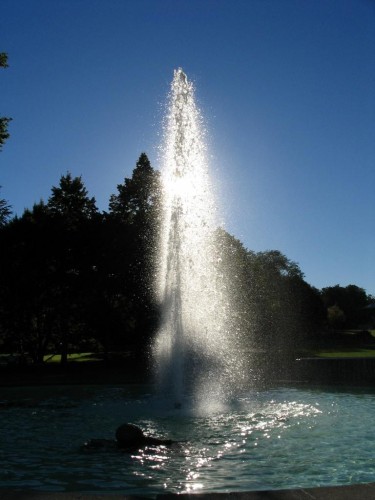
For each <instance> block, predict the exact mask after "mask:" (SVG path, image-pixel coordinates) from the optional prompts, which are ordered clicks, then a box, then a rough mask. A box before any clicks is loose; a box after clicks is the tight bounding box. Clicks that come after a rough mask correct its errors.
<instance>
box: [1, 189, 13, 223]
mask: <svg viewBox="0 0 375 500" xmlns="http://www.w3.org/2000/svg"><path fill="white" fill-rule="evenodd" d="M0 188H1V186H0ZM11 215H12V210H11V206H10V205H8V202H7V201H6V200H4V199H3V198H0V227H3V226H5V224H6V223H7V222H8V221H9V218H10V216H11Z"/></svg>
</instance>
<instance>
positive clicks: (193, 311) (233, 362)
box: [154, 69, 241, 407]
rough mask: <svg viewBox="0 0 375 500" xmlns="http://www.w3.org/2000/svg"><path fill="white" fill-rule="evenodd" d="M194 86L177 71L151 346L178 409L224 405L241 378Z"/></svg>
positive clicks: (167, 133)
mask: <svg viewBox="0 0 375 500" xmlns="http://www.w3.org/2000/svg"><path fill="white" fill-rule="evenodd" d="M204 135H205V131H204V127H203V124H202V117H201V114H200V112H199V109H198V108H197V106H196V103H195V99H194V87H193V84H192V83H191V82H190V81H189V80H188V79H187V76H186V75H185V73H184V72H183V71H182V69H178V70H175V72H174V78H173V82H172V89H171V94H170V102H169V108H168V113H167V120H166V125H165V138H164V144H163V147H162V171H161V177H162V214H163V215H162V217H163V220H162V227H161V231H160V233H161V235H160V248H159V255H160V262H159V273H158V283H157V287H158V297H159V300H160V303H161V307H162V321H161V326H160V329H159V332H158V334H157V338H156V341H155V345H154V355H155V361H156V363H155V364H156V367H157V377H158V382H159V386H160V387H162V390H163V391H164V392H165V393H166V394H170V395H171V397H172V398H173V400H174V402H175V404H176V406H177V407H178V406H180V405H181V399H182V398H183V397H184V396H186V395H187V394H189V395H192V396H193V397H194V399H195V400H196V401H202V400H204V401H205V404H207V400H208V395H210V398H211V402H212V403H215V402H216V403H215V404H217V403H219V402H220V401H223V400H224V399H225V398H226V397H227V396H228V395H229V394H230V393H231V392H232V390H233V388H234V387H235V385H236V384H235V382H236V379H237V378H238V376H239V375H240V366H241V362H240V356H239V353H238V352H237V351H236V347H235V341H234V339H233V338H232V333H233V332H234V331H235V328H234V325H233V324H231V319H230V297H229V296H228V287H227V284H226V278H225V272H224V270H223V268H222V256H221V252H220V243H219V240H218V238H217V227H218V221H217V207H216V204H215V199H214V194H213V193H214V190H213V187H212V183H211V179H210V176H209V171H208V162H207V159H206V144H205V138H204Z"/></svg>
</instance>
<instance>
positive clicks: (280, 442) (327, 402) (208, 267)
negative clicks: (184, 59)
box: [0, 70, 375, 498]
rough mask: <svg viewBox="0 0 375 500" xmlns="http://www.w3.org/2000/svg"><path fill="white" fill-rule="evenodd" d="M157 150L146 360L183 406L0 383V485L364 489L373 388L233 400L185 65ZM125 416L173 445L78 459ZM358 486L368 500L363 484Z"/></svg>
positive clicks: (270, 392)
mask: <svg viewBox="0 0 375 500" xmlns="http://www.w3.org/2000/svg"><path fill="white" fill-rule="evenodd" d="M163 153H164V155H163V170H162V180H163V186H164V188H163V191H164V193H163V195H164V196H163V224H162V231H161V238H160V239H161V242H160V252H159V253H160V255H161V259H160V263H159V269H158V293H159V299H160V301H161V304H162V306H163V315H162V322H161V325H160V329H159V332H158V335H157V337H156V340H155V345H154V355H155V360H156V364H157V367H158V369H157V375H158V377H159V382H160V387H161V388H162V390H163V391H164V393H166V394H167V395H168V397H169V399H172V402H174V403H176V405H177V406H181V408H180V409H178V410H177V409H175V408H173V407H171V405H168V404H165V399H164V398H161V397H160V396H155V395H154V394H153V393H152V390H151V388H150V386H149V385H148V384H145V385H137V384H128V385H122V384H117V385H116V384H115V385H107V386H106V385H88V386H86V385H79V384H76V385H72V386H63V385H59V386H50V385H47V386H45V387H43V386H41V387H2V391H1V400H0V411H1V424H2V431H3V432H2V442H1V453H0V481H1V486H2V488H6V489H7V490H8V492H9V490H10V489H15V490H17V491H18V492H19V490H23V489H29V490H34V492H35V490H37V491H44V492H76V493H77V494H79V495H80V496H81V495H82V494H83V493H87V494H88V495H90V498H91V496H92V494H93V493H95V494H99V493H100V494H104V495H108V494H121V495H130V496H131V495H141V496H142V497H144V496H147V497H154V498H156V497H157V496H158V495H164V494H168V493H193V492H202V493H207V494H211V493H215V492H219V493H223V494H224V495H226V496H228V493H230V492H231V493H234V496H235V494H236V493H235V492H248V491H251V490H275V489H285V488H310V487H316V486H333V485H350V484H359V483H368V482H370V481H373V480H374V470H373V469H374V467H373V462H374V459H373V447H372V436H373V430H372V419H373V415H374V412H375V393H374V389H373V387H368V388H367V389H366V388H355V389H354V388H352V389H351V390H349V388H348V386H346V385H344V386H343V387H342V388H341V390H340V389H338V388H335V387H321V386H318V387H315V388H314V387H307V386H306V385H303V386H301V385H299V384H297V385H296V386H295V387H294V386H293V384H292V383H290V386H289V385H287V386H285V385H283V384H280V385H279V386H277V385H276V386H274V385H273V386H271V387H266V386H261V387H254V386H253V387H249V386H246V384H243V386H242V390H241V391H240V392H239V393H238V394H236V398H231V396H234V395H235V394H234V391H236V389H237V388H238V387H239V385H240V379H241V377H242V374H243V372H244V368H243V365H242V360H241V356H240V355H239V349H238V346H237V340H236V335H235V333H236V332H237V331H238V330H237V326H236V324H235V322H234V321H233V319H232V316H231V300H233V293H232V291H231V287H230V286H229V287H228V276H226V274H225V272H224V271H225V269H224V268H223V255H222V254H223V252H222V250H223V249H222V248H221V245H220V241H218V238H217V231H216V227H217V212H216V207H215V201H214V196H213V190H212V186H211V181H210V177H209V172H208V163H207V161H206V159H205V141H204V129H203V127H202V119H201V116H200V113H199V111H198V109H197V107H196V105H195V102H194V89H193V86H192V84H191V82H189V81H188V79H187V78H186V75H185V74H184V73H183V71H182V70H177V71H176V72H175V75H174V80H173V83H172V92H171V98H170V106H169V112H168V116H167V124H166V135H165V142H164V147H163ZM224 260H225V259H224ZM224 267H225V266H224ZM191 401H192V402H193V405H189V404H187V403H190V402H191ZM223 402H224V403H225V404H222V403H223ZM220 405H221V406H220ZM203 407H204V408H205V409H206V410H207V411H197V409H200V408H203ZM125 421H128V422H133V423H135V424H136V425H137V426H139V427H140V428H141V429H142V430H143V431H144V432H145V434H146V435H158V436H161V437H162V438H172V439H173V440H175V441H178V444H176V446H154V447H153V446H150V447H142V448H141V449H139V450H137V452H136V453H134V454H129V453H122V452H106V453H104V452H100V453H99V454H98V452H93V453H89V452H88V453H86V452H82V451H81V445H82V444H83V443H84V442H85V441H86V440H87V439H89V438H92V437H102V438H105V439H113V435H114V431H115V429H117V428H118V427H119V426H120V425H121V424H123V423H124V422H125ZM46 429H48V432H46ZM363 488H364V489H365V490H366V493H367V495H371V493H370V492H371V491H372V490H371V488H370V486H365V487H363ZM17 491H15V493H14V495H15V496H17V495H18V493H17ZM357 491H358V490H357V489H356V490H355V491H354V493H353V495H354V496H356V497H358V498H359V496H358V495H356V492H357ZM361 491H364V490H363V489H361ZM1 493H2V492H1V490H0V494H1ZM284 493H285V492H283V493H281V494H280V495H279V494H278V493H275V494H273V493H267V492H264V495H263V494H262V493H260V494H258V493H255V494H254V495H255V496H254V497H256V498H258V497H260V496H264V497H275V498H276V497H279V496H283V497H284ZM304 493H306V497H307V496H311V497H314V498H316V497H319V495H316V494H315V491H314V494H311V495H310V494H309V493H308V492H306V490H305V492H302V493H301V497H302V495H304ZM336 493H337V492H336ZM366 493H365V494H366ZM20 494H21V495H22V496H23V495H24V493H22V492H21V493H20ZM53 494H54V493H53ZM294 494H295V495H297V493H293V492H292V493H291V494H290V496H293V495H294ZM7 495H8V493H7V491H5V496H7ZM11 495H12V492H11V491H10V492H9V495H8V496H11ZM32 495H34V494H32ZM285 495H286V496H288V493H285ZM326 495H327V492H326V490H325V489H323V493H322V497H321V498H323V497H325V498H326ZM35 496H36V497H39V496H40V495H39V494H38V493H36V492H35V495H34V497H35ZM245 496H246V497H250V494H249V493H246V494H245ZM334 496H335V497H337V498H339V494H337V495H334ZM344 496H345V497H348V498H349V496H346V495H345V494H344ZM319 498H320V497H319Z"/></svg>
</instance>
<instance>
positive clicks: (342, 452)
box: [0, 386, 375, 496]
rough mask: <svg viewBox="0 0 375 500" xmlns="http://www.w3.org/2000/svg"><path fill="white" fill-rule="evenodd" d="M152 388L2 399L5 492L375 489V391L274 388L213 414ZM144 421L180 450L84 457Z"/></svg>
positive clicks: (27, 393)
mask: <svg viewBox="0 0 375 500" xmlns="http://www.w3.org/2000/svg"><path fill="white" fill-rule="evenodd" d="M148 389H149V388H147V387H144V386H142V387H140V386H118V387H102V386H101V387H98V386H97V387H44V388H17V389H16V388H12V389H11V388H9V389H4V388H3V389H2V390H1V397H0V418H1V421H0V422H1V444H0V484H1V486H2V487H3V488H28V489H36V490H45V491H77V492H78V491H79V492H96V493H100V492H121V493H127V494H143V495H150V496H152V495H155V494H157V493H162V492H189V491H201V492H212V491H219V492H227V491H245V490H255V489H279V488H294V487H312V486H319V485H338V484H352V483H361V482H368V481H374V480H375V457H374V450H373V433H374V431H373V416H374V415H375V394H374V393H372V392H370V391H362V392H360V391H358V392H350V393H349V392H343V391H337V392H335V391H334V390H332V389H331V390H327V391H326V390H321V389H316V390H314V389H291V388H274V389H267V390H259V391H256V390H253V391H249V392H247V393H244V394H242V396H241V397H240V398H238V400H236V401H235V402H233V403H232V404H230V405H228V406H226V407H221V408H220V407H219V406H218V405H217V406H214V407H212V408H206V409H205V411H202V410H201V409H200V410H197V409H195V408H194V404H193V403H189V402H185V407H184V408H183V409H181V410H175V409H173V407H172V406H171V405H169V403H168V402H166V401H161V400H158V399H156V398H155V397H153V396H152V395H151V394H150V393H148V392H147V391H148ZM124 422H133V423H135V424H137V425H139V426H141V427H142V428H143V429H144V430H145V432H147V433H150V434H153V435H158V436H162V437H170V438H172V439H175V440H178V441H180V443H178V444H175V445H173V446H171V447H161V446H159V447H149V448H145V449H143V450H139V452H137V453H135V454H134V455H129V454H126V453H122V452H120V451H117V450H113V451H110V450H107V451H92V452H84V451H82V450H81V445H82V444H83V443H84V442H85V441H86V440H88V439H90V438H107V439H112V438H113V437H114V431H115V429H116V427H117V426H118V425H120V424H121V423H124Z"/></svg>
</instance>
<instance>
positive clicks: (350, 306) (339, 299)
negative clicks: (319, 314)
mask: <svg viewBox="0 0 375 500" xmlns="http://www.w3.org/2000/svg"><path fill="white" fill-rule="evenodd" d="M321 297H322V301H323V303H324V305H325V307H326V310H327V318H328V322H329V324H330V326H332V327H337V326H338V325H337V324H334V323H333V324H332V320H334V319H335V318H336V319H338V313H339V310H340V311H342V315H341V317H340V320H339V325H340V328H356V327H359V328H367V327H368V324H367V323H368V322H369V320H370V314H371V311H370V309H369V308H368V306H370V305H371V304H374V302H375V301H374V298H373V297H371V295H367V293H366V291H365V290H364V289H363V288H360V287H358V286H356V285H348V286H346V287H342V286H340V285H335V286H331V287H326V288H323V289H322V291H321ZM332 308H333V309H332Z"/></svg>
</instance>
